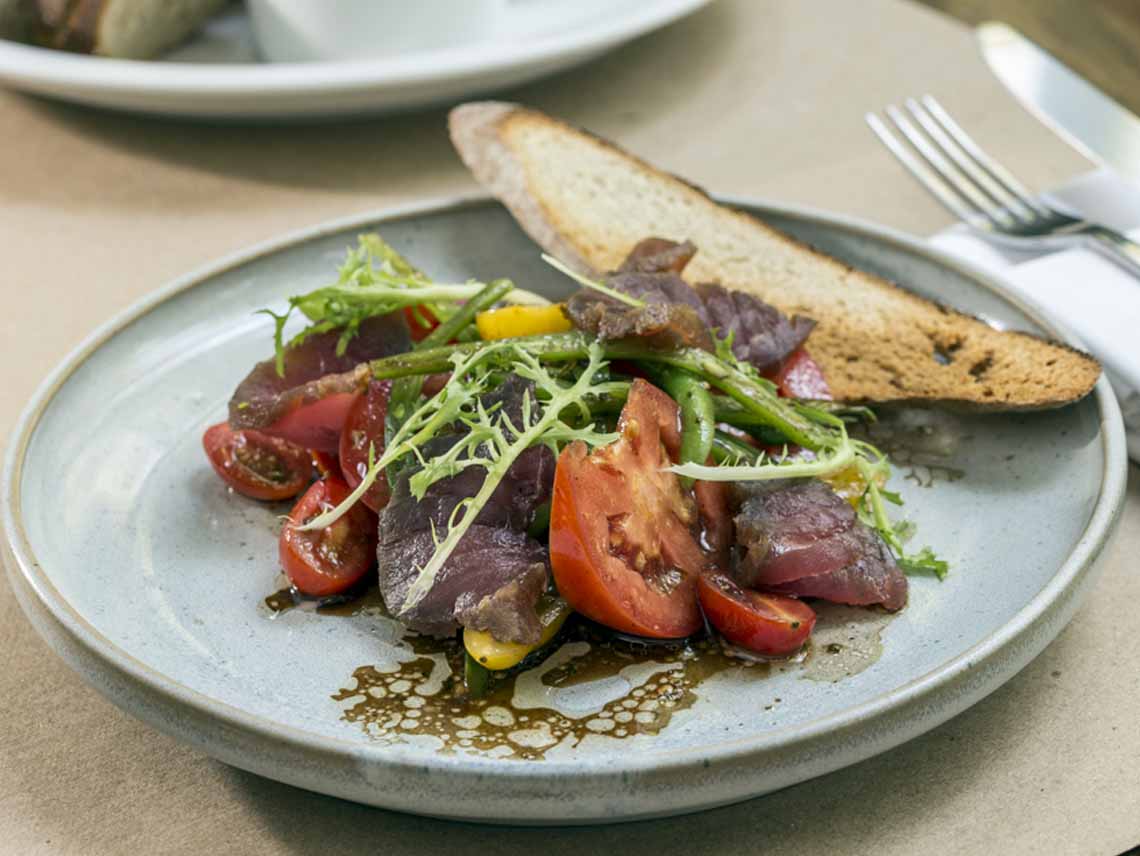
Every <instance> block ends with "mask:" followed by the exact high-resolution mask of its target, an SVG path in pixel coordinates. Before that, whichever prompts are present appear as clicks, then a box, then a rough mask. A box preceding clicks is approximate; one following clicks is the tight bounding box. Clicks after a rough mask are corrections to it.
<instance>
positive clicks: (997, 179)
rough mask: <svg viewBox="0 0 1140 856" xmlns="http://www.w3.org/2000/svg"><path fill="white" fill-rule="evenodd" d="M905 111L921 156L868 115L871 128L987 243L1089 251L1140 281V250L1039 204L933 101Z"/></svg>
mask: <svg viewBox="0 0 1140 856" xmlns="http://www.w3.org/2000/svg"><path fill="white" fill-rule="evenodd" d="M905 104H906V113H904V112H903V111H902V110H900V109H899V108H898V107H896V106H894V105H893V104H892V105H891V106H889V107H887V109H886V110H885V111H884V112H885V113H886V115H887V118H888V119H889V120H890V122H891V123H892V124H893V125H894V127H895V128H896V129H897V130H898V131H899V132H900V133H901V134H902V135H903V136H904V137H906V139H907V140H908V141H909V142H910V144H911V146H913V147H914V149H913V151H912V150H911V149H910V148H908V147H907V146H906V144H904V143H903V142H902V141H901V140H899V138H898V137H897V136H895V134H894V133H893V132H892V131H891V129H890V128H889V127H888V126H887V123H886V122H884V121H883V120H882V119H880V118H879V117H878V116H876V115H875V114H874V113H868V114H867V115H866V117H865V118H866V120H867V124H868V125H870V126H871V130H872V131H874V132H875V134H876V135H877V136H878V137H879V139H880V140H882V141H883V144H884V145H885V146H886V147H887V148H888V149H889V150H890V152H891V154H893V155H894V156H895V157H896V158H897V159H898V160H899V161H900V162H901V163H902V165H903V166H905V167H906V168H907V169H908V170H910V172H911V174H912V175H914V177H915V178H917V179H918V180H919V182H920V183H921V184H922V185H923V186H924V187H925V188H926V189H927V190H929V191H930V192H931V193H932V194H934V196H935V197H936V198H937V199H938V201H939V202H941V203H942V204H943V205H945V206H946V207H947V208H949V209H950V210H951V211H952V212H953V213H954V214H956V215H957V216H958V217H960V218H961V219H962V220H963V221H965V223H966V224H967V225H968V226H969V227H970V228H971V229H973V230H974V231H975V232H977V233H978V234H979V235H980V236H982V237H983V238H985V239H987V240H989V241H992V242H994V243H996V244H1003V245H1006V246H1010V247H1018V248H1022V249H1045V250H1054V249H1058V248H1063V247H1071V246H1074V245H1079V246H1086V247H1089V248H1091V249H1095V250H1097V251H1099V252H1102V253H1104V254H1105V255H1107V256H1108V257H1110V258H1112V259H1113V260H1114V261H1116V262H1118V263H1119V264H1120V265H1122V266H1123V267H1124V268H1125V269H1126V270H1128V271H1129V272H1130V273H1132V274H1134V275H1135V276H1137V277H1140V244H1137V243H1136V242H1134V241H1131V240H1129V239H1128V238H1126V237H1125V236H1124V235H1121V234H1120V233H1119V232H1115V231H1113V230H1112V229H1109V228H1107V227H1106V226H1102V225H1100V224H1099V223H1092V222H1090V221H1088V220H1086V219H1085V218H1083V217H1081V216H1080V215H1078V214H1076V213H1074V212H1070V211H1063V210H1060V209H1058V208H1057V207H1056V206H1055V205H1050V204H1048V203H1046V202H1045V201H1044V200H1042V199H1041V197H1039V196H1034V195H1033V194H1032V193H1030V192H1029V191H1028V190H1026V188H1025V185H1023V184H1022V183H1021V182H1020V181H1018V180H1017V179H1016V178H1014V177H1013V175H1012V174H1011V173H1010V172H1009V170H1007V169H1006V168H1005V167H1003V166H1002V165H1001V164H999V163H997V162H996V161H995V160H994V159H993V158H991V157H990V156H989V155H987V154H986V153H985V152H984V151H982V149H981V147H980V146H978V144H977V143H975V142H974V140H973V139H972V138H971V137H970V135H969V134H967V133H966V132H965V131H963V130H962V128H961V127H960V126H959V125H958V123H957V122H955V121H954V120H953V119H952V118H951V117H950V114H949V113H947V112H946V110H945V109H944V108H943V107H942V105H941V104H939V103H938V102H937V101H936V100H934V98H933V97H932V96H930V95H924V96H923V97H922V98H921V99H919V100H917V101H916V100H915V99H913V98H908V99H907V100H906V102H905ZM908 114H909V116H908ZM912 120H913V121H912ZM915 123H917V126H916V124H915ZM919 128H921V129H922V130H919ZM924 132H925V133H924ZM914 152H918V155H919V156H918V157H916V156H915V153H914Z"/></svg>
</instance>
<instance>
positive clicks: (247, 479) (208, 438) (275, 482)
mask: <svg viewBox="0 0 1140 856" xmlns="http://www.w3.org/2000/svg"><path fill="white" fill-rule="evenodd" d="M202 446H203V448H204V449H205V450H206V456H207V457H208V458H209V459H210V465H211V466H212V467H213V468H214V471H215V472H216V473H217V474H218V475H220V476H221V477H222V478H223V479H224V480H225V482H226V484H228V485H229V486H230V487H232V488H233V489H234V490H236V491H237V492H238V493H240V494H242V496H248V497H250V498H251V499H265V500H273V499H288V498H289V497H291V496H296V495H297V494H299V493H300V492H301V491H302V490H304V488H305V485H307V484H308V483H309V480H310V479H311V478H312V475H313V465H312V460H311V459H310V457H309V453H308V451H307V450H305V449H303V448H301V447H300V446H298V445H296V444H294V443H290V442H289V441H288V440H282V439H281V438H280V437H270V436H269V435H268V434H262V433H261V432H260V431H253V430H251V429H246V430H244V431H234V430H233V429H232V428H230V426H229V423H228V422H219V423H218V424H217V425H211V426H210V427H209V428H207V429H206V433H205V434H203V435H202Z"/></svg>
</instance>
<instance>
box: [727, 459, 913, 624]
mask: <svg viewBox="0 0 1140 856" xmlns="http://www.w3.org/2000/svg"><path fill="white" fill-rule="evenodd" d="M733 504H734V505H735V506H736V507H737V508H738V509H739V510H738V511H737V513H736V516H735V524H736V542H737V549H736V555H735V560H734V562H733V573H734V575H735V576H736V578H737V579H738V580H739V581H740V583H741V584H742V585H745V586H748V587H751V588H760V589H765V590H769V591H776V592H780V593H782V594H796V595H801V596H804V597H821V598H824V599H826V600H832V601H836V602H838V603H848V604H860V605H864V604H872V603H881V604H883V606H885V607H887V608H888V609H899V608H901V607H902V606H903V605H904V604H905V603H906V592H907V583H906V577H905V576H903V573H902V571H901V570H899V568H898V566H897V564H896V563H895V560H894V557H893V556H892V555H891V553H890V551H889V550H888V549H887V547H886V545H885V544H884V543H883V541H882V538H880V537H879V535H878V533H876V532H875V531H873V530H872V529H871V528H870V527H868V526H867V525H866V524H864V523H863V522H862V521H861V520H859V518H858V517H857V516H856V514H855V512H854V510H853V509H852V508H851V506H850V504H848V503H847V501H846V500H844V499H843V498H842V497H840V496H838V495H837V494H836V493H835V492H834V491H832V490H831V488H829V487H828V486H827V485H825V484H823V482H820V481H817V480H805V481H798V482H793V483H791V484H787V483H764V482H749V483H740V484H737V485H735V486H734V488H733Z"/></svg>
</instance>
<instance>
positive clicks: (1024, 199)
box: [920, 95, 1050, 215]
mask: <svg viewBox="0 0 1140 856" xmlns="http://www.w3.org/2000/svg"><path fill="white" fill-rule="evenodd" d="M920 100H921V101H922V106H923V107H925V108H926V109H927V110H928V111H929V112H930V115H931V116H933V117H934V119H935V121H936V122H938V124H939V125H941V126H942V127H943V128H944V129H945V131H946V133H947V134H949V135H950V136H951V137H952V138H953V139H954V141H955V142H956V143H957V144H958V145H959V146H961V147H962V148H963V149H964V150H965V151H966V153H967V154H968V155H970V157H972V158H973V159H974V160H975V161H977V162H978V163H979V164H980V165H981V167H982V169H984V170H985V171H986V172H988V173H989V174H990V175H991V176H993V178H994V179H995V180H996V181H998V182H999V183H1000V184H1002V185H1003V186H1004V187H1005V188H1006V190H1008V191H1009V192H1010V193H1012V194H1013V195H1014V196H1016V197H1017V198H1018V200H1020V201H1021V203H1022V204H1024V205H1025V206H1026V207H1028V208H1029V209H1030V210H1031V211H1036V212H1037V213H1038V214H1043V215H1048V214H1049V213H1050V211H1049V209H1048V208H1046V207H1045V206H1044V205H1043V204H1042V203H1041V202H1039V201H1038V200H1037V198H1036V197H1035V196H1034V195H1033V194H1032V193H1030V192H1029V191H1028V190H1027V189H1026V187H1025V185H1024V184H1022V183H1021V182H1020V181H1018V180H1017V179H1016V178H1014V177H1013V174H1012V173H1011V172H1010V171H1009V170H1007V169H1006V168H1005V167H1003V166H1002V165H1001V164H1000V163H998V162H997V161H995V160H993V159H992V158H991V157H990V156H989V155H987V154H986V153H985V152H984V151H982V149H981V146H979V145H978V144H977V143H975V142H974V139H973V137H971V136H970V135H969V134H967V133H966V132H965V131H963V130H962V128H961V126H960V125H959V124H958V123H957V122H955V121H954V120H953V119H952V118H951V117H950V114H949V113H947V112H946V110H945V108H943V106H942V105H941V104H939V103H938V101H937V100H935V98H934V96H933V95H923V96H922V98H921V99H920Z"/></svg>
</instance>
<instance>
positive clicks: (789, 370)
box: [773, 348, 831, 401]
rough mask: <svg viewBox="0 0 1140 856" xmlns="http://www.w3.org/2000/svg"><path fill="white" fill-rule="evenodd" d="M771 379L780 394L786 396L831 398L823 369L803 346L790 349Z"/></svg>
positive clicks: (817, 398) (823, 399) (826, 399)
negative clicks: (790, 351)
mask: <svg viewBox="0 0 1140 856" xmlns="http://www.w3.org/2000/svg"><path fill="white" fill-rule="evenodd" d="M773 379H774V380H775V381H776V386H777V387H778V388H779V390H780V394H781V395H784V396H787V397H788V398H814V399H816V400H818V401H830V400H831V387H829V386H828V385H827V378H825V377H824V376H823V369H821V368H820V367H819V363H817V362H816V361H815V360H813V359H812V358H811V355H810V354H809V353H808V352H807V351H805V350H804V349H803V348H798V349H796V350H795V351H792V353H791V356H789V357H788V358H787V359H786V360H784V364H783V365H782V366H780V370H779V371H778V372H776V377H775V378H773Z"/></svg>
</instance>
